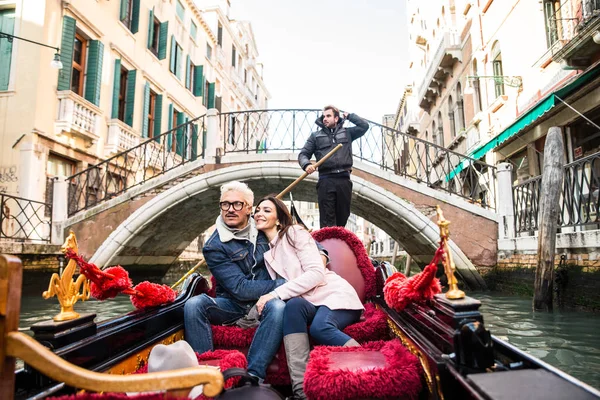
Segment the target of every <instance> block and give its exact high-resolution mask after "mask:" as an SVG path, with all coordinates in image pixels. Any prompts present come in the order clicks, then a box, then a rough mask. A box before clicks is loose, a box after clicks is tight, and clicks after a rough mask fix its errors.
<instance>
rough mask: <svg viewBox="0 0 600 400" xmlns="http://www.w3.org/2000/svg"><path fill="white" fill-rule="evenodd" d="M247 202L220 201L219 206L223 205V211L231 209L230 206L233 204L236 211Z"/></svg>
mask: <svg viewBox="0 0 600 400" xmlns="http://www.w3.org/2000/svg"><path fill="white" fill-rule="evenodd" d="M245 204H246V203H244V202H243V201H234V202H229V201H222V202H220V203H219V207H221V210H223V211H229V208H230V207H231V206H233V209H234V210H235V211H240V210H241V209H242V208H244V205H245Z"/></svg>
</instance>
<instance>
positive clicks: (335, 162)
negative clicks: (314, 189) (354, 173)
mask: <svg viewBox="0 0 600 400" xmlns="http://www.w3.org/2000/svg"><path fill="white" fill-rule="evenodd" d="M344 121H345V119H343V118H340V119H339V121H338V123H337V125H336V127H335V129H334V130H333V131H332V130H331V129H329V128H327V127H325V125H323V116H321V117H319V118H317V121H316V122H315V123H316V124H317V125H318V126H319V127H320V128H321V130H318V131H316V132H313V133H311V134H310V136H309V138H308V140H307V141H306V144H305V145H304V147H303V148H302V150H301V151H300V154H299V155H298V164H300V167H302V169H306V167H307V166H308V165H309V164H310V159H311V157H312V156H313V154H314V155H315V157H316V159H317V161H319V160H320V159H321V158H323V157H324V156H325V155H326V154H327V153H329V152H330V151H331V150H332V149H333V148H334V147H335V146H337V145H338V144H339V143H341V144H343V145H344V147H342V148H341V149H339V150H338V151H337V152H336V153H335V154H334V155H333V156H332V157H331V158H329V159H328V160H327V161H325V162H324V163H323V165H321V166H320V167H319V176H321V175H326V174H330V173H337V172H342V171H348V172H350V171H351V170H352V141H354V140H356V139H358V138H360V137H361V136H363V135H364V134H365V133H366V132H367V130H368V129H369V123H368V122H367V121H365V120H364V119H362V118H361V117H359V116H358V115H356V114H348V121H350V122H352V123H353V124H354V125H356V126H353V127H351V128H345V127H344V126H343V125H344Z"/></svg>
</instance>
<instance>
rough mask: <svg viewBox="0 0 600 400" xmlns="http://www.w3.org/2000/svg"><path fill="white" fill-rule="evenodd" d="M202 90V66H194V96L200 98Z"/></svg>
mask: <svg viewBox="0 0 600 400" xmlns="http://www.w3.org/2000/svg"><path fill="white" fill-rule="evenodd" d="M202 89H204V66H203V65H196V66H195V67H194V87H193V88H192V90H193V91H194V96H197V97H200V96H202Z"/></svg>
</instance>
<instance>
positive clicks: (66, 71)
mask: <svg viewBox="0 0 600 400" xmlns="http://www.w3.org/2000/svg"><path fill="white" fill-rule="evenodd" d="M74 44H75V19H74V18H71V17H68V16H64V17H63V31H62V40H61V42H60V61H61V62H62V64H63V68H62V69H61V70H60V71H59V73H58V90H70V89H71V72H72V70H73V46H74Z"/></svg>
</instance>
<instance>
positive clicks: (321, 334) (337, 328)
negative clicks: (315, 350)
mask: <svg viewBox="0 0 600 400" xmlns="http://www.w3.org/2000/svg"><path fill="white" fill-rule="evenodd" d="M267 304H268V303H267ZM361 313H362V310H331V309H329V307H327V306H314V305H313V304H311V303H309V302H308V301H307V300H305V299H304V298H302V297H294V298H293V299H290V300H288V302H287V304H286V307H285V313H284V316H283V334H284V336H287V335H290V334H292V333H308V332H307V331H308V325H310V336H311V337H312V338H313V339H314V340H315V341H316V342H317V343H318V344H322V345H327V346H343V345H344V344H345V343H346V342H347V341H348V340H350V339H352V338H351V337H350V336H348V335H346V334H345V333H344V332H342V329H344V328H346V327H347V326H348V325H351V324H353V323H355V322H357V321H358V320H359V319H360V314H361Z"/></svg>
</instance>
